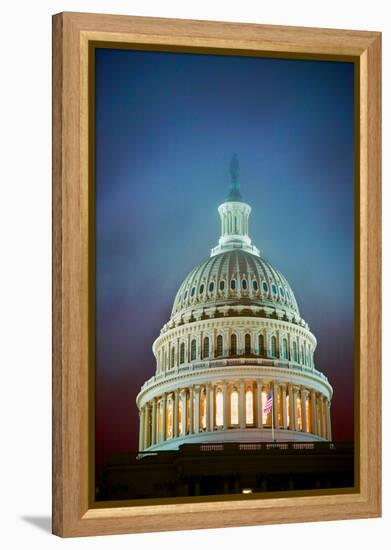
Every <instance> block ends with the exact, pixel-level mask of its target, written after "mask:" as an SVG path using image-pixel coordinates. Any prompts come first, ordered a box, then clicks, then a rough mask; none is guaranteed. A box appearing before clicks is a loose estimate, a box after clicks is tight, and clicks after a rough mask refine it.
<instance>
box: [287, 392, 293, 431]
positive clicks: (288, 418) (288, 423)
mask: <svg viewBox="0 0 391 550" xmlns="http://www.w3.org/2000/svg"><path fill="white" fill-rule="evenodd" d="M286 425H287V426H289V428H290V429H292V426H291V420H290V416H289V395H287V396H286Z"/></svg>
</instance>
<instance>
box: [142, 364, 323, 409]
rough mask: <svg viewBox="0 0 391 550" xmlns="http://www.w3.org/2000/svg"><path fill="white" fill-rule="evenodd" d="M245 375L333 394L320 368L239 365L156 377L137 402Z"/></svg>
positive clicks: (143, 389) (248, 377)
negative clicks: (189, 387) (314, 369)
mask: <svg viewBox="0 0 391 550" xmlns="http://www.w3.org/2000/svg"><path fill="white" fill-rule="evenodd" d="M242 378H245V379H249V380H257V379H260V378H261V379H263V380H264V382H265V383H268V382H273V381H276V382H278V383H285V384H294V385H295V386H304V387H306V388H307V389H309V390H311V389H314V390H315V391H316V392H318V393H321V394H323V395H324V396H325V397H327V399H328V400H331V397H332V393H333V390H332V387H331V385H330V383H329V382H328V380H327V379H326V377H324V375H322V373H319V372H318V371H301V370H296V369H295V370H293V369H286V368H277V367H266V366H262V365H257V366H249V365H238V366H235V367H233V366H226V367H219V368H209V369H199V370H192V371H186V372H183V371H177V372H175V373H174V374H173V375H172V376H165V377H154V378H152V379H150V380H149V381H148V382H147V383H146V384H144V386H143V387H142V389H141V391H140V393H139V394H138V396H137V398H136V403H137V406H138V407H140V406H142V405H143V404H144V403H145V402H147V401H150V400H151V399H152V398H153V397H155V396H157V395H161V394H163V393H165V392H168V391H170V392H171V391H174V390H175V389H176V388H181V387H188V386H190V385H194V384H207V383H208V382H218V381H222V380H226V381H228V380H229V381H232V380H236V379H237V380H240V379H242Z"/></svg>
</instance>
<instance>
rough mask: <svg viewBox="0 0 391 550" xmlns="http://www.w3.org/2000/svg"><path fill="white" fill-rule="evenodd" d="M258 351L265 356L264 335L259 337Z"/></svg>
mask: <svg viewBox="0 0 391 550" xmlns="http://www.w3.org/2000/svg"><path fill="white" fill-rule="evenodd" d="M258 350H259V355H265V340H264V338H263V334H260V335H259V336H258Z"/></svg>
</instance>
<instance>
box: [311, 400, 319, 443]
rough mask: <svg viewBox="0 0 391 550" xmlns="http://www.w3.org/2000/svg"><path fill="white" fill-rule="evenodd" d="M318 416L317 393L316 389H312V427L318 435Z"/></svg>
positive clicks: (313, 431)
mask: <svg viewBox="0 0 391 550" xmlns="http://www.w3.org/2000/svg"><path fill="white" fill-rule="evenodd" d="M316 416H317V415H316V393H315V390H311V417H312V418H311V428H312V433H313V434H315V435H318V419H317V417H316Z"/></svg>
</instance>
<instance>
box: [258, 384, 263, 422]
mask: <svg viewBox="0 0 391 550" xmlns="http://www.w3.org/2000/svg"><path fill="white" fill-rule="evenodd" d="M257 427H258V428H263V402H262V381H261V380H257Z"/></svg>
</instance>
